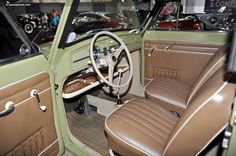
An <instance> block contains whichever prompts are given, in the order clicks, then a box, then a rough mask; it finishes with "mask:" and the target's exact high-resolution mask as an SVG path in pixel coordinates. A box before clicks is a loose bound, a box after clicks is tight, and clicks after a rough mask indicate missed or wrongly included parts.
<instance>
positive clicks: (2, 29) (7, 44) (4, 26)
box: [0, 12, 30, 62]
mask: <svg viewBox="0 0 236 156" xmlns="http://www.w3.org/2000/svg"><path fill="white" fill-rule="evenodd" d="M0 23H1V25H0V62H3V61H4V60H7V59H8V58H12V57H14V56H19V55H25V54H27V53H29V52H30V49H28V47H26V46H24V44H23V42H22V40H21V38H20V36H19V35H18V33H17V32H16V31H15V30H14V29H13V27H12V26H11V25H10V24H9V22H8V20H7V19H6V17H5V16H4V15H3V13H2V12H0ZM27 50H28V51H27Z"/></svg>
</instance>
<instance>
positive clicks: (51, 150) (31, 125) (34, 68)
mask: <svg viewBox="0 0 236 156" xmlns="http://www.w3.org/2000/svg"><path fill="white" fill-rule="evenodd" d="M15 67H17V69H16V68H15ZM14 68H15V69H14ZM14 70H15V76H14V77H9V76H8V80H5V81H4V82H5V85H4V86H1V88H0V111H3V110H4V109H5V108H4V107H5V105H6V103H8V102H10V101H11V102H12V103H13V104H14V107H15V108H14V110H13V111H12V112H11V113H9V114H7V115H5V116H2V117H0V125H1V128H0V138H1V142H0V155H11V156H12V155H56V154H57V153H58V151H59V146H58V139H57V135H56V130H55V126H54V118H53V101H52V93H51V85H50V77H49V66H48V65H47V61H46V59H45V57H44V56H43V55H39V56H34V57H32V58H28V59H25V60H21V61H18V62H15V63H11V64H8V65H4V66H1V67H0V74H1V75H4V76H3V77H7V76H6V75H5V74H6V73H8V72H9V71H14ZM21 71H22V72H21ZM16 73H19V74H16ZM9 75H11V74H9ZM4 82H3V83H1V84H4ZM6 82H7V83H6ZM32 90H37V92H38V96H39V99H40V103H41V104H42V105H45V106H46V111H45V112H43V111H42V110H41V109H39V105H38V100H37V98H36V97H35V96H32V93H31V92H32Z"/></svg>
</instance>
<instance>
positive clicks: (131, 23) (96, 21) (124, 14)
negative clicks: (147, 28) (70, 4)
mask: <svg viewBox="0 0 236 156" xmlns="http://www.w3.org/2000/svg"><path fill="white" fill-rule="evenodd" d="M76 11H77V12H76V14H75V16H74V18H73V21H72V25H71V29H70V30H71V32H75V33H76V40H78V39H82V38H84V37H87V36H90V35H92V34H94V33H96V32H98V31H102V30H107V31H117V30H119V31H121V30H131V29H137V28H138V27H139V22H138V18H137V13H136V10H135V7H134V4H133V2H132V0H102V1H101V0H95V1H88V0H86V1H83V0H82V1H80V4H79V6H78V8H77V10H76Z"/></svg>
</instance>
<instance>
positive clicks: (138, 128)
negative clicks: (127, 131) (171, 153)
mask: <svg viewBox="0 0 236 156" xmlns="http://www.w3.org/2000/svg"><path fill="white" fill-rule="evenodd" d="M117 113H118V112H117ZM113 116H115V117H116V118H118V119H120V120H123V121H124V122H126V123H128V124H130V125H132V126H133V127H135V128H136V129H137V130H139V131H141V132H143V133H145V134H146V135H147V136H149V137H150V138H153V139H154V140H155V141H157V142H158V143H159V144H160V145H162V146H164V144H163V143H161V142H160V141H159V140H157V139H156V138H155V137H153V136H150V135H149V134H148V133H146V132H145V131H144V130H142V129H141V128H140V127H137V126H135V125H134V124H133V123H131V122H129V121H127V120H125V119H124V118H121V117H120V116H118V115H116V114H113ZM134 121H135V120H134ZM136 122H137V121H136ZM139 123H140V122H139Z"/></svg>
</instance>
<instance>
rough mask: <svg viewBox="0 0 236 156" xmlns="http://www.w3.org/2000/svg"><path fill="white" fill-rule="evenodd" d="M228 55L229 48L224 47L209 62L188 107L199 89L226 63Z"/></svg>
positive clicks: (195, 85)
mask: <svg viewBox="0 0 236 156" xmlns="http://www.w3.org/2000/svg"><path fill="white" fill-rule="evenodd" d="M227 54H228V46H226V45H224V46H222V47H221V48H219V50H218V51H217V52H216V53H215V55H214V56H213V57H212V58H211V59H210V60H209V61H208V63H207V64H206V66H205V67H204V70H203V71H202V73H201V74H200V76H199V77H198V79H197V80H196V82H195V83H194V85H193V87H192V89H191V92H190V94H189V97H188V99H187V105H186V106H188V104H189V103H190V101H191V100H192V98H193V96H194V94H195V93H196V92H197V91H198V90H199V88H200V87H201V86H202V85H203V84H204V83H205V82H206V81H207V80H208V79H209V77H210V76H211V75H212V74H214V73H215V72H216V71H217V70H218V69H219V68H220V67H222V65H223V64H224V63H225V61H226V56H227Z"/></svg>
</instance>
